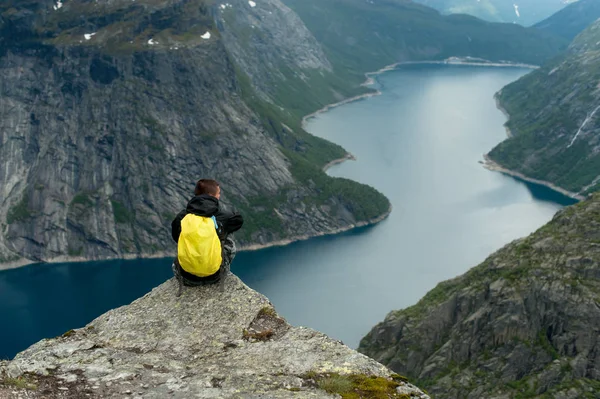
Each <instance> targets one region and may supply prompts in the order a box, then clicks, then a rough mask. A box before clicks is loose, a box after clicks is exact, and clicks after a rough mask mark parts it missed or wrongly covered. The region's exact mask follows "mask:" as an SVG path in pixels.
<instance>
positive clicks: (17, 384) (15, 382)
mask: <svg viewBox="0 0 600 399" xmlns="http://www.w3.org/2000/svg"><path fill="white" fill-rule="evenodd" d="M0 385H5V386H7V387H12V388H16V389H27V390H31V391H35V390H36V389H37V385H36V384H34V383H32V382H30V381H28V380H27V379H26V378H25V377H18V378H10V377H6V378H4V379H3V380H0Z"/></svg>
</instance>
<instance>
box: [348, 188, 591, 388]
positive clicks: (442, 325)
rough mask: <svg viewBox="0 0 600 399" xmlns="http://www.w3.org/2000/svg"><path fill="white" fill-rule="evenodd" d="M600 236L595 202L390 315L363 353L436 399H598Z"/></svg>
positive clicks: (561, 216)
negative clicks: (417, 301)
mask: <svg viewBox="0 0 600 399" xmlns="http://www.w3.org/2000/svg"><path fill="white" fill-rule="evenodd" d="M599 232H600V196H598V195H595V196H594V197H593V198H592V199H590V200H587V201H585V202H582V203H580V204H578V205H574V206H572V207H569V208H565V209H564V210H563V211H561V212H560V213H559V214H557V216H556V217H555V218H554V219H553V220H552V221H551V222H550V223H549V224H548V225H546V226H544V227H542V228H541V229H540V230H538V231H537V232H535V233H534V234H532V235H531V236H529V237H527V238H525V239H521V240H517V241H515V242H513V243H511V244H509V245H507V246H506V247H505V248H503V249H501V250H500V251H498V252H497V253H495V254H493V255H492V256H490V257H489V258H488V259H487V260H486V261H485V262H484V263H483V264H481V265H479V266H477V267H475V268H474V269H472V270H470V271H469V272H467V273H466V274H465V275H463V276H460V277H458V278H456V279H453V280H449V281H446V282H443V283H440V284H439V285H438V286H437V287H436V288H435V289H433V290H432V291H430V292H429V293H428V294H427V295H426V296H425V297H424V298H423V299H422V300H421V301H420V302H419V303H418V304H417V305H415V306H413V307H411V308H408V309H405V310H401V311H394V312H391V313H390V314H389V315H388V316H387V317H386V319H385V321H383V322H382V323H380V324H379V325H377V326H375V327H374V328H373V330H372V331H371V332H370V333H369V334H368V335H367V336H366V337H365V338H364V339H363V340H362V342H361V344H360V348H359V351H361V352H362V353H365V354H367V355H369V356H372V357H373V358H374V359H376V360H378V361H380V362H382V363H383V364H385V365H387V366H389V367H390V368H392V369H393V370H395V371H397V372H399V373H405V374H406V375H408V376H409V377H413V378H416V379H417V381H419V384H420V385H421V386H423V387H424V388H426V389H427V390H429V391H430V392H431V393H432V395H433V396H434V397H436V398H473V399H475V398H573V399H575V398H597V397H598V393H599V392H600V383H599V382H598V381H599V380H600V306H599V303H600V247H599V246H598V242H599V239H600V233H599Z"/></svg>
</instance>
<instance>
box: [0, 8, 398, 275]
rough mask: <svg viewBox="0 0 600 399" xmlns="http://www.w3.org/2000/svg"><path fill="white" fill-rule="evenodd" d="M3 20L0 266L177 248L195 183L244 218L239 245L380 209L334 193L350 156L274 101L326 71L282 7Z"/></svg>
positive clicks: (3, 11) (28, 11) (34, 11)
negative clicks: (216, 184) (211, 184)
mask: <svg viewBox="0 0 600 399" xmlns="http://www.w3.org/2000/svg"><path fill="white" fill-rule="evenodd" d="M0 15H1V17H0V32H1V33H2V34H1V39H0V40H1V41H0V91H1V96H0V120H1V121H2V122H1V123H2V125H1V128H0V159H1V160H2V168H0V231H1V234H0V264H9V263H11V262H12V263H15V262H17V263H18V262H27V261H52V260H57V261H58V260H62V259H99V258H110V257H123V256H140V255H144V256H145V255H161V254H166V253H170V251H171V250H172V244H171V243H170V242H169V234H168V227H169V223H170V220H171V218H172V217H173V216H174V215H175V214H176V212H178V210H180V209H181V208H182V207H183V206H184V205H185V203H186V201H187V200H188V199H189V197H190V195H191V192H192V190H193V185H194V182H195V180H196V179H198V178H200V177H215V178H218V179H219V181H220V182H221V183H222V186H223V192H224V198H225V201H226V202H229V203H233V204H235V205H236V206H238V207H239V208H240V209H241V210H242V211H243V212H244V213H245V214H246V216H247V220H248V223H247V228H245V229H244V230H245V231H244V232H243V235H241V236H240V237H239V238H240V239H241V242H242V244H249V243H267V242H270V241H274V240H278V239H282V238H289V237H298V236H302V235H315V234H320V233H324V232H329V231H333V230H336V229H339V228H344V227H349V226H352V225H353V224H354V223H356V222H357V221H359V220H368V219H370V218H372V217H376V216H380V215H381V214H383V213H385V212H386V211H387V209H388V206H389V203H388V202H387V200H386V199H385V198H383V196H381V195H380V194H379V193H377V192H375V191H374V190H370V189H367V188H365V187H363V186H360V185H357V184H354V183H350V182H346V181H344V182H343V183H342V184H343V185H345V186H348V187H352V189H353V190H354V191H355V192H356V193H357V194H359V195H354V197H353V196H352V195H347V196H344V194H343V192H339V190H338V195H330V194H331V193H330V192H327V190H324V189H322V188H320V187H318V185H317V182H326V183H328V184H326V186H327V187H332V188H334V189H335V188H337V189H339V184H340V183H337V184H338V186H336V182H339V180H334V179H328V178H327V177H326V176H324V174H323V173H322V171H321V170H320V167H321V166H322V165H324V164H325V163H326V162H328V161H330V160H331V159H334V158H339V157H341V156H343V155H344V154H345V153H344V151H343V150H342V149H341V148H339V147H337V146H335V145H332V144H330V143H326V142H324V141H323V140H319V139H316V138H314V137H312V136H309V135H308V134H306V133H305V132H304V131H302V130H301V129H300V128H299V126H297V125H299V123H298V124H297V125H294V119H293V118H292V117H291V116H290V115H289V113H287V114H286V113H285V112H283V111H281V109H280V106H279V105H281V104H278V106H275V105H274V104H273V102H274V101H273V94H272V91H273V89H272V88H273V87H279V89H283V88H285V87H287V86H286V85H290V84H292V83H291V82H292V81H293V82H294V84H297V81H298V80H301V75H302V74H303V73H306V74H309V73H318V74H323V75H326V74H327V73H329V70H330V68H331V67H330V65H329V62H328V60H327V59H326V57H325V56H324V54H323V52H322V50H321V49H320V47H319V45H318V44H317V43H316V41H315V39H314V38H313V37H312V35H311V34H310V32H309V31H308V30H306V28H305V27H304V25H303V24H302V23H301V22H300V21H299V19H298V17H297V16H296V15H295V14H293V13H292V12H291V11H290V10H289V9H288V8H287V7H285V6H284V5H283V4H281V3H280V2H279V1H278V0H263V1H260V2H258V4H257V3H254V2H247V1H242V0H232V1H230V2H228V3H223V4H220V3H217V2H213V1H209V0H178V1H155V0H139V1H135V2H131V1H128V0H127V1H126V0H115V1H86V0H71V1H65V2H64V3H63V2H52V1H25V2H23V1H18V2H16V1H4V2H1V3H0ZM280 69H289V70H294V71H297V75H298V76H294V77H293V79H296V80H293V79H292V78H286V77H281V76H279V75H278V72H277V71H278V70H280ZM324 90H327V88H325V89H324ZM307 91H308V89H307ZM288 120H289V122H288ZM285 122H287V124H286V123H285ZM309 161H310V162H309ZM308 164H310V165H311V166H310V167H309V166H307V165H308ZM365 190H366V191H365ZM349 191H351V190H349ZM363 194H364V195H365V196H371V197H372V198H375V201H374V202H372V201H370V202H369V205H368V206H369V207H371V208H370V209H369V210H366V211H365V210H364V209H363V207H362V205H361V204H360V200H357V198H359V197H360V196H361V195H363ZM352 198H354V199H352ZM378 201H379V202H378ZM373 204H377V205H375V206H373Z"/></svg>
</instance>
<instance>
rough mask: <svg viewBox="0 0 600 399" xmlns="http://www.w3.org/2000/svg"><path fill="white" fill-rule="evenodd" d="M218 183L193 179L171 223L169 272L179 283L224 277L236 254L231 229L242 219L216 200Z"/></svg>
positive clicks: (234, 229) (212, 282)
mask: <svg viewBox="0 0 600 399" xmlns="http://www.w3.org/2000/svg"><path fill="white" fill-rule="evenodd" d="M220 198H221V187H220V186H219V183H218V182H217V181H215V180H210V179H201V180H199V181H198V182H197V183H196V188H195V190H194V197H193V198H192V199H191V200H190V201H189V202H188V204H187V207H186V208H185V209H184V210H183V211H181V212H179V214H178V215H177V216H176V217H175V219H174V220H173V222H172V223H171V234H172V235H173V240H175V242H176V243H177V258H176V259H175V261H174V262H173V273H174V274H175V277H176V278H177V281H178V283H179V290H178V292H177V296H180V295H181V292H182V290H183V286H184V285H186V286H199V285H206V284H214V283H217V282H219V281H220V282H221V291H223V290H224V281H225V277H226V275H227V274H228V273H229V268H230V266H231V262H232V260H233V258H234V256H235V254H236V248H235V242H234V241H233V238H232V237H231V233H233V232H235V231H237V230H239V229H240V228H241V227H242V224H243V223H244V219H243V217H242V215H240V214H239V213H238V212H235V211H233V210H227V209H226V208H225V207H224V206H223V204H222V203H221V202H220V201H219V199H220Z"/></svg>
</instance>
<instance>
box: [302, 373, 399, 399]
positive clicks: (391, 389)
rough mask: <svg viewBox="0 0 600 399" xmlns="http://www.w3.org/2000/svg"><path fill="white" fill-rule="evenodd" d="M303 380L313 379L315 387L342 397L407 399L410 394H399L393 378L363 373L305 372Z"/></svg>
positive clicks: (349, 398)
mask: <svg viewBox="0 0 600 399" xmlns="http://www.w3.org/2000/svg"><path fill="white" fill-rule="evenodd" d="M303 378H304V379H305V380H310V381H314V383H315V385H316V387H317V388H319V389H322V390H324V391H325V392H327V393H330V394H338V395H340V396H341V397H342V399H361V398H369V399H390V398H395V399H409V398H410V396H408V395H405V394H399V393H398V392H397V391H396V388H397V387H399V386H400V383H398V382H396V381H395V380H394V379H388V378H383V377H377V376H368V375H364V374H351V375H341V374H338V373H326V374H318V373H315V372H309V373H306V374H305V375H304V376H303Z"/></svg>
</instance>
